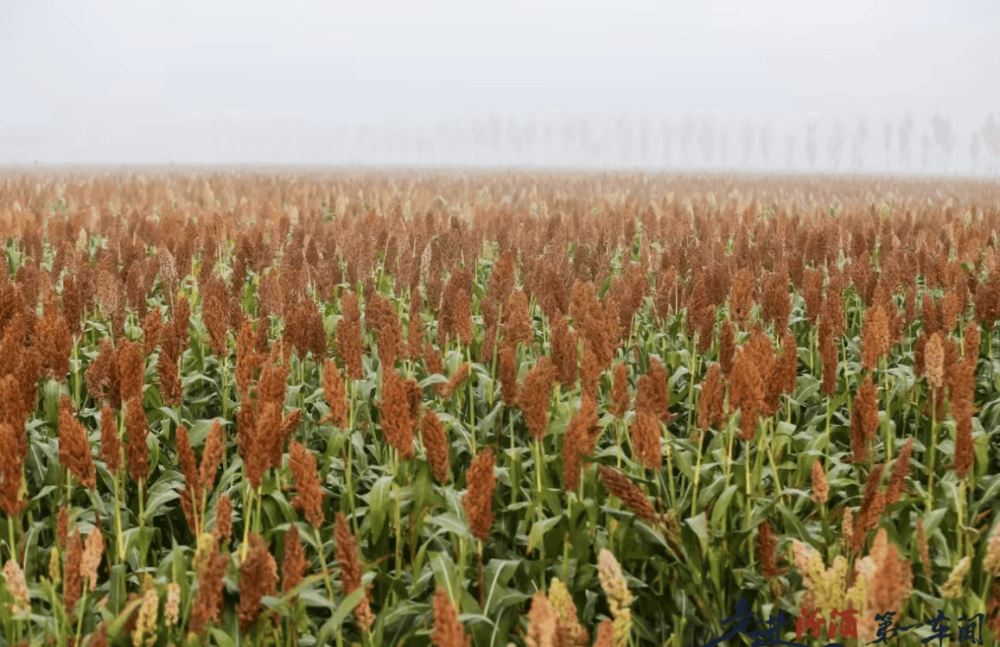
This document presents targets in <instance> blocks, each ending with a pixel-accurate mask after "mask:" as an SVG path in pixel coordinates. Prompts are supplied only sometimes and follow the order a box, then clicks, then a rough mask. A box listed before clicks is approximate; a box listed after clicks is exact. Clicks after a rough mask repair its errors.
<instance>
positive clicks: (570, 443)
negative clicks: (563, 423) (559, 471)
mask: <svg viewBox="0 0 1000 647" xmlns="http://www.w3.org/2000/svg"><path fill="white" fill-rule="evenodd" d="M600 433H601V428H600V427H599V426H598V425H597V406H596V405H595V404H594V401H593V400H591V399H590V398H587V397H584V398H583V400H582V402H581V403H580V410H579V411H577V412H576V413H574V414H573V418H572V419H570V422H569V426H568V427H567V428H566V433H565V434H564V435H563V487H565V488H566V489H567V490H570V491H573V490H576V488H577V486H579V484H580V471H581V464H580V457H581V456H590V455H591V454H593V453H594V443H595V442H596V441H597V437H598V436H599V435H600Z"/></svg>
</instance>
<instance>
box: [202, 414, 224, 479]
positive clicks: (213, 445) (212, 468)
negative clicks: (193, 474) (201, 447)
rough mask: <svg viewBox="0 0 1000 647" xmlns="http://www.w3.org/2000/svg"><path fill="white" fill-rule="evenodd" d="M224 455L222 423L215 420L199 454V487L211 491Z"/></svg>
mask: <svg viewBox="0 0 1000 647" xmlns="http://www.w3.org/2000/svg"><path fill="white" fill-rule="evenodd" d="M225 453H226V438H225V432H224V431H223V430H222V421H221V420H220V419H219V418H216V419H215V420H214V421H213V422H212V428H211V429H210V430H209V432H208V436H206V437H205V451H204V452H202V454H201V467H200V469H199V480H200V481H201V487H202V488H204V489H206V490H211V488H212V485H213V483H214V482H215V473H216V471H218V469H219V465H221V464H222V457H223V455H224V454H225Z"/></svg>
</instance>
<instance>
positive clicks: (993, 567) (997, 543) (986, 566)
mask: <svg viewBox="0 0 1000 647" xmlns="http://www.w3.org/2000/svg"><path fill="white" fill-rule="evenodd" d="M921 527H922V524H921ZM997 569H1000V523H997V524H996V525H995V526H993V531H992V532H991V533H990V538H989V540H988V542H987V544H986V556H985V557H983V570H984V571H986V573H987V575H992V574H994V573H996V571H997Z"/></svg>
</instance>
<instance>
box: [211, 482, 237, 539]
mask: <svg viewBox="0 0 1000 647" xmlns="http://www.w3.org/2000/svg"><path fill="white" fill-rule="evenodd" d="M232 534H233V502H232V501H231V500H230V499H229V495H228V494H221V495H219V499H218V500H217V501H216V502H215V527H214V528H213V529H212V536H213V537H214V538H215V540H216V541H217V542H219V543H220V544H221V545H223V546H227V545H229V539H230V537H232Z"/></svg>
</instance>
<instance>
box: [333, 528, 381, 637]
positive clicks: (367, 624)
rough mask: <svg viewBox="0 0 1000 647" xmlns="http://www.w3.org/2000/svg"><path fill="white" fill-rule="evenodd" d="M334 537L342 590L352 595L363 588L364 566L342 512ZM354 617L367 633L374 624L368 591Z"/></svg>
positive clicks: (334, 529)
mask: <svg viewBox="0 0 1000 647" xmlns="http://www.w3.org/2000/svg"><path fill="white" fill-rule="evenodd" d="M333 536H334V540H335V541H336V550H335V555H336V557H337V564H338V565H339V566H340V588H341V589H342V590H343V592H344V593H345V595H350V594H351V593H353V592H355V591H357V590H358V589H360V588H361V586H362V582H361V576H362V574H363V566H362V564H361V558H360V552H359V551H358V545H357V542H356V540H355V539H354V535H353V534H351V529H350V527H348V525H347V517H345V516H344V514H343V513H341V512H338V513H337V517H336V523H335V524H334V528H333ZM354 617H355V618H356V619H357V621H358V626H359V627H361V629H362V630H363V631H367V630H368V629H369V628H371V626H372V624H374V622H375V615H374V614H373V613H372V610H371V602H370V600H369V597H368V593H367V591H366V592H365V596H364V598H363V599H362V600H361V602H360V603H359V604H358V606H356V607H355V608H354Z"/></svg>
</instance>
